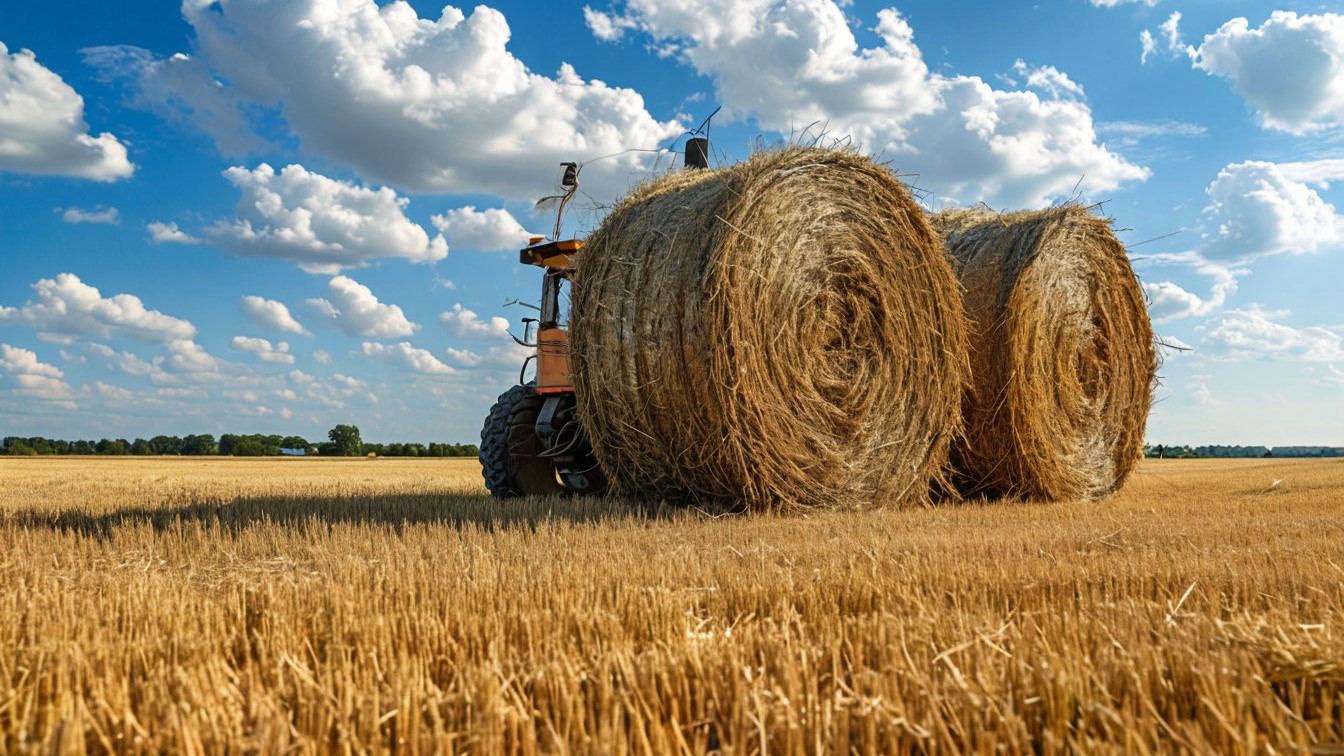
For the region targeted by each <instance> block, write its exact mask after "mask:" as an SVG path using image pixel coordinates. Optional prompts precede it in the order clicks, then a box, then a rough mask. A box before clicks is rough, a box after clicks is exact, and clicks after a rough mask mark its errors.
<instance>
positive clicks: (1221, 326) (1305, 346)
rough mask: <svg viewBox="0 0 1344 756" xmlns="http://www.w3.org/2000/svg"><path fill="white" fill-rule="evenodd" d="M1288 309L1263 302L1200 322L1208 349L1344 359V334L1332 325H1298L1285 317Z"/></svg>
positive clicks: (1240, 355) (1242, 355)
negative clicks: (1268, 307) (1276, 308)
mask: <svg viewBox="0 0 1344 756" xmlns="http://www.w3.org/2000/svg"><path fill="white" fill-rule="evenodd" d="M1289 314H1290V313H1289V312H1287V311H1286V310H1279V311H1273V310H1265V309H1263V308H1261V307H1260V306H1259V305H1254V304H1252V305H1249V306H1247V307H1244V308H1241V309H1237V310H1231V311H1229V312H1227V313H1225V314H1224V315H1223V316H1222V317H1220V318H1217V319H1215V320H1214V321H1212V322H1210V323H1208V324H1206V325H1204V326H1200V328H1199V329H1197V330H1200V331H1201V332H1202V334H1203V338H1202V343H1203V345H1204V346H1205V347H1206V349H1210V350H1212V351H1214V352H1215V353H1218V354H1221V355H1223V356H1226V357H1227V358H1229V359H1254V358H1260V357H1266V356H1268V357H1275V358H1278V359H1286V360H1301V361H1306V362H1340V361H1344V337H1341V335H1340V334H1339V333H1338V332H1336V331H1333V330H1330V329H1329V328H1322V327H1319V326H1309V327H1306V328H1294V327H1292V326H1289V325H1285V324H1283V323H1282V322H1279V321H1281V320H1282V319H1283V318H1286V317H1288V315H1289Z"/></svg>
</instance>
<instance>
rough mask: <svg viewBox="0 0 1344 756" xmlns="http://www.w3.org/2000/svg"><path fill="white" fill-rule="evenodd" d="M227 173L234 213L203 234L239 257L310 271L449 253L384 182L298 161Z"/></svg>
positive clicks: (434, 257)
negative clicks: (331, 173) (338, 176)
mask: <svg viewBox="0 0 1344 756" xmlns="http://www.w3.org/2000/svg"><path fill="white" fill-rule="evenodd" d="M224 176H225V177H226V178H227V179H228V180H229V181H230V183H232V184H233V185H234V186H236V187H237V188H238V190H239V191H240V192H241V193H242V196H241V197H240V198H239V200H238V207H237V217H236V218H234V219H233V220H232V221H219V222H218V223H216V224H215V225H213V226H211V227H209V228H207V229H205V231H204V235H205V236H206V237H207V238H208V239H210V240H211V241H212V242H213V243H216V244H218V245H220V246H223V247H225V248H226V249H229V250H231V251H233V252H236V253H238V254H240V255H246V256H250V257H269V258H276V259H281V260H289V261H292V262H295V263H297V264H298V266H299V267H300V268H302V269H303V270H305V271H308V272H309V273H339V272H340V271H341V270H342V269H344V268H358V267H363V266H365V265H368V263H369V261H370V260H374V259H377V258H381V257H399V258H403V259H406V260H409V261H411V262H416V263H432V262H437V261H439V260H442V259H443V258H445V257H447V256H448V243H447V242H446V241H444V239H443V236H442V235H440V236H436V237H434V238H433V239H431V238H429V234H427V233H425V230H424V229H423V228H421V227H420V226H418V225H416V224H414V223H412V222H411V221H410V220H408V219H407V218H406V215H405V212H404V210H405V207H406V204H407V202H408V200H406V199H404V198H402V197H398V196H397V193H396V192H394V191H392V190H391V189H388V188H387V187H383V188H380V189H366V188H364V187H360V186H356V185H355V184H353V183H350V182H346V181H336V180H334V179H330V178H327V177H326V176H323V175H321V174H317V173H313V172H312V171H309V170H307V169H306V168H304V167H303V166H301V165H290V166H287V167H285V168H284V169H282V170H281V171H280V172H279V173H276V172H275V169H274V168H272V167H271V166H269V165H267V164H265V163H262V164H261V165H260V166H258V167H257V169H256V170H252V171H249V170H247V169H246V168H241V167H234V168H230V169H228V170H227V171H225V172H224Z"/></svg>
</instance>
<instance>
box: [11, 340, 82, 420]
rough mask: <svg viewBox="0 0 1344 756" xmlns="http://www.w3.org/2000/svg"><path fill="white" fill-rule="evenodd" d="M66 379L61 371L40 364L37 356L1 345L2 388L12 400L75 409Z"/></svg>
mask: <svg viewBox="0 0 1344 756" xmlns="http://www.w3.org/2000/svg"><path fill="white" fill-rule="evenodd" d="M64 377H65V373H63V372H62V371H61V369H60V368H58V367H56V366H55V365H48V364H46V363H44V362H41V361H39V360H38V358H37V354H36V353H35V352H33V351H31V350H28V349H23V348H20V347H12V346H10V345H8V344H0V386H4V387H5V389H4V391H5V393H7V394H9V395H10V396H15V397H22V398H24V399H28V400H36V401H41V402H52V403H55V404H57V405H59V406H63V407H66V408H73V407H74V406H75V403H74V397H73V395H72V394H71V393H70V385H69V384H68V383H66V382H65V381H64V380H62V378H64Z"/></svg>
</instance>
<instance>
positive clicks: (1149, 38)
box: [1139, 29, 1157, 66]
mask: <svg viewBox="0 0 1344 756" xmlns="http://www.w3.org/2000/svg"><path fill="white" fill-rule="evenodd" d="M1139 46H1140V47H1142V48H1143V52H1142V53H1141V54H1140V55H1139V65H1141V66H1142V65H1147V64H1148V58H1150V57H1152V55H1153V53H1156V52H1157V40H1155V39H1153V33H1152V32H1150V31H1148V30H1147V29H1144V30H1143V31H1141V32H1139Z"/></svg>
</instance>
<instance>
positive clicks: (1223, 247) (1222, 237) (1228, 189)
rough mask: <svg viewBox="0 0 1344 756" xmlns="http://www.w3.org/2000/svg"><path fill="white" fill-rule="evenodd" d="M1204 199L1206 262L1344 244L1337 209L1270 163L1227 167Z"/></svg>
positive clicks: (1220, 173) (1249, 257)
mask: <svg viewBox="0 0 1344 756" xmlns="http://www.w3.org/2000/svg"><path fill="white" fill-rule="evenodd" d="M1207 193H1208V195H1209V200H1210V204H1209V206H1208V207H1207V208H1206V209H1205V211H1204V212H1205V216H1206V217H1207V218H1208V223H1209V226H1210V228H1211V234H1210V239H1209V242H1208V244H1207V245H1206V247H1205V250H1204V254H1205V255H1206V256H1207V257H1211V258H1215V259H1228V260H1246V259H1253V258H1257V257H1267V256H1270V255H1278V254H1285V253H1288V254H1304V253H1309V252H1316V251H1319V250H1321V249H1323V248H1328V247H1334V246H1339V245H1341V244H1344V218H1341V217H1340V215H1339V214H1337V213H1336V212H1335V206H1334V205H1332V204H1330V203H1329V202H1326V201H1325V200H1324V199H1322V198H1321V196H1320V195H1319V194H1317V193H1316V192H1315V191H1314V190H1312V189H1311V188H1310V187H1308V186H1307V185H1305V184H1302V183H1300V182H1297V181H1293V180H1291V179H1290V178H1289V177H1288V176H1287V175H1285V173H1284V171H1283V170H1282V169H1281V168H1280V167H1279V166H1278V165H1275V164H1274V163H1265V162H1257V161H1248V162H1245V163H1236V164H1233V165H1229V166H1227V167H1226V168H1224V169H1223V170H1222V171H1220V172H1219V174H1218V177H1217V178H1216V179H1214V181H1213V183H1212V184H1210V185H1209V188H1208V190H1207Z"/></svg>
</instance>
